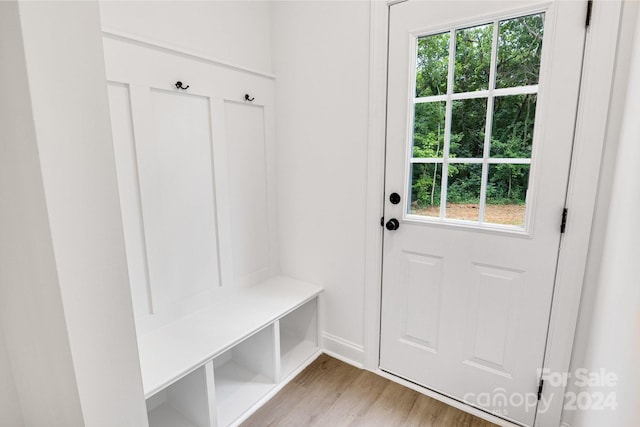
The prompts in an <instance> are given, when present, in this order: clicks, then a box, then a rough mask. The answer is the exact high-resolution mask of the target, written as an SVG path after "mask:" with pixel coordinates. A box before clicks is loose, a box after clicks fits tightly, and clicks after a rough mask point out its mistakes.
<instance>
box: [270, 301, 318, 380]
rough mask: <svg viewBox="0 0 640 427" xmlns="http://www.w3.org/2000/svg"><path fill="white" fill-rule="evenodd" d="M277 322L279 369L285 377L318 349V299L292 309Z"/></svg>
mask: <svg viewBox="0 0 640 427" xmlns="http://www.w3.org/2000/svg"><path fill="white" fill-rule="evenodd" d="M279 323H280V360H281V368H280V369H281V374H282V377H283V378H286V377H287V376H288V375H289V374H291V373H292V372H293V371H294V370H295V369H296V368H298V367H300V366H301V365H302V364H303V363H304V362H305V361H306V360H307V359H309V358H310V357H311V356H313V355H314V354H315V353H316V352H317V351H318V299H317V298H314V299H312V300H311V301H309V302H307V303H305V304H303V305H302V306H300V307H298V308H297V309H295V310H293V311H292V312H291V313H289V314H287V315H286V316H284V317H283V318H282V319H280V321H279Z"/></svg>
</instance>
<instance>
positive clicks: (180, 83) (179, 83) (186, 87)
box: [176, 82, 189, 90]
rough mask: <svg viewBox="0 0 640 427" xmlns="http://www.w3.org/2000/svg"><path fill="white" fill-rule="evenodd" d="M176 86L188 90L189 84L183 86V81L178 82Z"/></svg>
mask: <svg viewBox="0 0 640 427" xmlns="http://www.w3.org/2000/svg"><path fill="white" fill-rule="evenodd" d="M176 88H177V89H182V90H187V89H189V85H186V86H182V82H176Z"/></svg>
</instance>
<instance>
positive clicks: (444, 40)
mask: <svg viewBox="0 0 640 427" xmlns="http://www.w3.org/2000/svg"><path fill="white" fill-rule="evenodd" d="M449 38H450V37H449V33H442V34H435V35H433V36H427V37H420V38H418V57H417V60H416V62H417V63H416V96H417V97H420V96H431V95H444V94H446V93H447V73H448V72H449Z"/></svg>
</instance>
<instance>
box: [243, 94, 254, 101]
mask: <svg viewBox="0 0 640 427" xmlns="http://www.w3.org/2000/svg"><path fill="white" fill-rule="evenodd" d="M254 99H255V98H252V97H251V96H249V94H248V93H245V94H244V100H245V101H249V102H252V101H253V100H254Z"/></svg>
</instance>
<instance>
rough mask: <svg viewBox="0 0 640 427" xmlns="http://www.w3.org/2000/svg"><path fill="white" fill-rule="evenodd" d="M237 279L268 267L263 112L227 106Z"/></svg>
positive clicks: (233, 243)
mask: <svg viewBox="0 0 640 427" xmlns="http://www.w3.org/2000/svg"><path fill="white" fill-rule="evenodd" d="M225 129H226V135H227V141H228V144H227V151H228V161H229V194H230V200H231V235H232V245H233V271H234V277H236V278H237V279H241V278H243V277H245V276H248V275H252V274H259V273H260V272H261V271H264V270H266V269H268V268H269V223H270V221H273V219H272V218H269V209H268V196H269V194H268V190H267V182H268V177H267V165H266V149H265V126H264V110H263V108H262V107H256V106H253V105H250V104H240V103H236V102H226V103H225Z"/></svg>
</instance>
